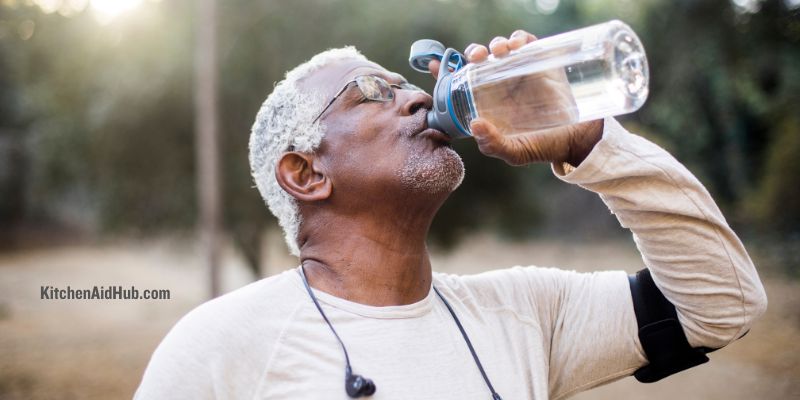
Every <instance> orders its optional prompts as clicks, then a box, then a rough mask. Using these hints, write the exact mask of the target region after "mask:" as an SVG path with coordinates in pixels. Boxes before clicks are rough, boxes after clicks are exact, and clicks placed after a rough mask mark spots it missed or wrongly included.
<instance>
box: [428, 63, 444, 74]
mask: <svg viewBox="0 0 800 400" xmlns="http://www.w3.org/2000/svg"><path fill="white" fill-rule="evenodd" d="M440 65H442V63H441V62H439V60H431V62H430V63H428V71H430V73H431V75H433V79H439V66H440Z"/></svg>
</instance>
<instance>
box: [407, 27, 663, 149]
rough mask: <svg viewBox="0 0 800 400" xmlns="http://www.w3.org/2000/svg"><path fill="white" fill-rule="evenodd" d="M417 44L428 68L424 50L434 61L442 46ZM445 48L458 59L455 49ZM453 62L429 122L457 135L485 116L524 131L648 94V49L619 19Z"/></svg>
mask: <svg viewBox="0 0 800 400" xmlns="http://www.w3.org/2000/svg"><path fill="white" fill-rule="evenodd" d="M429 42H433V41H429ZM418 43H419V42H418ZM433 43H438V42H433ZM428 44H429V43H428ZM415 46H416V58H415V47H412V60H411V62H412V66H413V67H415V69H418V70H421V69H423V66H425V67H426V66H427V65H426V64H425V63H424V62H421V61H420V60H421V59H424V57H420V54H421V53H424V54H427V55H428V57H427V59H428V60H429V59H430V58H431V57H430V56H431V55H432V54H433V57H436V55H435V53H436V50H435V49H433V50H432V49H431V48H426V49H425V50H423V51H420V47H419V46H417V44H415ZM439 46H441V44H439ZM434 47H435V46H434ZM443 47H444V46H441V48H442V49H443ZM439 51H440V54H441V53H444V54H441V56H442V57H444V59H447V60H454V59H453V58H451V54H453V53H455V52H454V51H452V49H447V51H445V52H441V50H439ZM457 58H458V57H456V58H455V59H457ZM442 64H448V63H442ZM450 67H451V68H447V65H443V67H442V69H441V71H440V75H439V81H438V82H437V85H436V89H435V91H434V108H433V110H432V111H431V112H430V113H429V115H428V124H429V125H430V126H432V127H435V128H438V129H441V130H443V131H445V132H446V133H448V134H450V135H451V136H453V137H468V136H471V133H470V131H469V123H470V121H472V120H473V119H475V118H478V117H481V118H485V119H487V120H489V121H490V122H492V123H493V124H494V125H495V126H497V127H498V128H499V130H500V131H501V132H503V133H505V134H519V133H526V132H532V131H538V130H542V129H547V128H552V127H557V126H563V125H569V124H574V123H578V122H584V121H590V120H595V119H601V118H604V117H609V116H615V115H620V114H626V113H630V112H633V111H636V110H637V109H639V107H641V106H642V104H644V101H645V99H646V98H647V93H648V68H647V58H646V57H645V53H644V48H643V46H642V44H641V42H640V41H639V39H638V37H637V36H636V34H635V33H634V32H633V30H631V28H630V27H628V26H627V25H626V24H624V23H622V22H620V21H610V22H607V23H604V24H599V25H595V26H590V27H587V28H583V29H579V30H576V31H571V32H567V33H563V34H560V35H556V36H552V37H548V38H544V39H540V40H537V41H534V42H532V43H529V44H527V45H525V46H523V47H521V48H520V49H518V50H515V51H513V52H511V53H510V54H509V55H507V56H505V57H502V58H494V57H489V59H488V60H486V61H484V62H481V63H477V64H469V65H466V66H465V67H463V68H460V65H458V63H456V65H453V64H452V63H450ZM451 70H455V71H452V72H451Z"/></svg>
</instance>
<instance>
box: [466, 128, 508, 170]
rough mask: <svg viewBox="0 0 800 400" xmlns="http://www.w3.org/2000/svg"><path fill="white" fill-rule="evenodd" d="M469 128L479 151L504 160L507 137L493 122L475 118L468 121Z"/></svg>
mask: <svg viewBox="0 0 800 400" xmlns="http://www.w3.org/2000/svg"><path fill="white" fill-rule="evenodd" d="M469 128H470V131H472V136H473V137H474V138H475V143H476V144H477V145H478V150H480V151H481V153H483V154H485V155H487V156H490V157H496V158H500V159H503V160H505V153H506V152H505V148H506V146H507V144H506V140H507V139H506V137H505V136H504V135H503V134H501V133H500V131H499V130H498V129H497V127H496V126H494V124H492V123H491V122H489V121H487V120H485V119H482V118H477V119H474V120H473V121H472V122H471V123H470V125H469ZM506 161H507V160H506Z"/></svg>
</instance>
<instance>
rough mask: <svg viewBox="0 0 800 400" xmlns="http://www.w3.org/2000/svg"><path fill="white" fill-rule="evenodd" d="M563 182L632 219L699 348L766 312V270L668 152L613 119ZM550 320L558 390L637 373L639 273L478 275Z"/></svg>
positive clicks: (732, 335)
mask: <svg viewBox="0 0 800 400" xmlns="http://www.w3.org/2000/svg"><path fill="white" fill-rule="evenodd" d="M553 171H554V173H555V174H556V176H558V177H559V178H560V179H561V180H563V181H565V182H568V183H571V184H576V185H580V186H581V187H583V188H585V189H587V190H590V191H592V192H595V193H597V194H599V195H600V198H601V199H602V200H603V202H604V203H605V204H606V205H607V206H608V208H609V209H610V210H611V212H612V213H613V214H615V215H616V217H617V219H618V220H619V222H620V224H621V225H622V226H623V227H625V228H628V229H629V230H630V231H631V232H632V234H633V239H634V241H635V243H636V246H637V248H638V250H639V252H640V253H641V255H642V259H643V262H644V266H647V268H649V269H650V271H651V275H652V277H653V280H654V281H655V283H656V285H657V286H658V287H659V289H660V290H661V291H662V292H663V293H664V296H666V297H667V299H669V300H670V301H671V302H672V304H674V305H675V307H676V310H677V313H678V319H679V321H680V323H681V325H682V326H683V329H684V332H685V333H686V336H687V339H688V340H689V343H690V344H691V345H692V346H693V347H700V346H705V347H711V348H719V347H723V346H725V345H726V344H728V343H730V342H731V341H733V340H735V339H737V338H739V337H741V336H742V335H743V334H744V333H745V332H746V331H747V330H748V329H749V327H750V325H751V324H752V322H753V321H754V319H755V318H757V317H758V316H760V315H761V314H763V313H764V311H765V309H766V304H767V300H766V295H765V292H764V288H763V286H762V284H761V281H760V280H759V277H758V273H757V272H756V270H755V267H754V266H753V263H752V261H751V260H750V257H749V256H748V255H747V252H746V251H745V249H744V246H743V245H742V243H741V241H740V240H739V238H738V237H737V236H736V234H735V233H734V232H733V231H732V230H731V229H730V227H729V226H728V224H727V223H726V221H725V218H724V217H723V216H722V213H721V212H720V210H719V208H718V207H717V206H716V204H715V203H714V201H713V199H712V198H711V196H710V195H709V193H708V192H707V191H706V189H705V188H704V187H703V185H702V184H701V183H700V182H699V181H698V180H697V179H696V178H695V177H694V176H693V175H692V174H691V173H690V172H689V171H688V170H687V169H686V168H685V167H684V166H683V165H681V164H680V163H679V162H678V161H677V160H675V159H674V158H673V157H672V156H670V155H669V154H668V153H667V152H666V151H665V150H663V149H662V148H660V147H658V146H657V145H655V144H653V143H651V142H649V141H647V140H646V139H644V138H642V137H639V136H636V135H633V134H630V133H628V132H627V131H626V130H625V129H624V128H623V127H622V126H621V125H620V124H619V123H618V122H617V121H616V120H614V119H613V118H607V119H606V120H605V121H604V128H603V138H602V139H601V140H600V141H599V142H598V143H597V144H596V145H595V147H594V148H593V149H592V151H591V153H589V155H588V156H587V158H586V159H585V160H584V161H583V162H582V163H581V164H580V166H578V167H577V168H574V167H572V166H570V165H568V164H565V165H553ZM467 281H468V282H471V283H472V284H473V286H474V287H476V288H480V290H481V291H483V292H484V293H487V292H488V293H490V294H491V293H495V294H496V296H495V297H496V298H495V299H491V298H489V300H490V301H501V302H503V303H505V304H509V305H511V306H513V307H515V308H516V309H517V310H519V311H520V312H524V313H527V314H529V315H531V316H532V317H533V318H534V319H535V320H537V321H539V325H540V326H541V329H542V333H543V335H544V337H543V339H544V341H545V343H544V347H545V348H546V349H547V350H548V351H549V360H548V369H549V371H548V384H549V392H550V396H551V398H553V399H560V398H564V397H568V396H569V395H571V394H574V393H576V392H579V391H582V390H586V389H589V388H591V387H594V386H598V385H601V384H603V383H607V382H610V381H612V380H615V379H619V378H622V377H624V376H628V375H630V374H632V373H633V372H634V371H635V370H636V369H638V368H639V367H641V366H643V365H645V364H646V363H647V359H646V358H645V355H644V352H643V350H642V347H641V343H639V338H638V328H637V324H636V316H635V313H634V311H633V302H632V299H631V293H630V287H629V284H628V279H627V274H626V273H625V272H623V271H603V272H594V273H577V272H572V271H563V270H559V269H552V268H536V267H527V268H521V267H515V268H511V269H508V270H502V271H500V270H498V271H490V272H487V273H484V274H479V275H476V276H474V277H473V278H471V279H468V280H467Z"/></svg>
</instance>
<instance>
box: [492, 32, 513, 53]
mask: <svg viewBox="0 0 800 400" xmlns="http://www.w3.org/2000/svg"><path fill="white" fill-rule="evenodd" d="M489 51H491V52H492V54H493V55H494V56H495V57H503V56H505V55H506V54H508V52H509V51H510V50H509V49H508V39H506V38H504V37H502V36H498V37H496V38H494V39H492V42H491V43H489Z"/></svg>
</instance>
